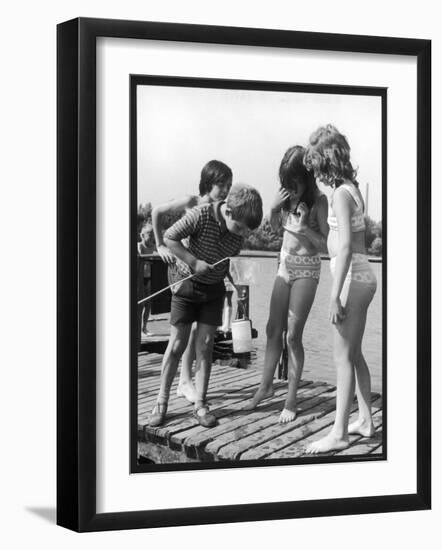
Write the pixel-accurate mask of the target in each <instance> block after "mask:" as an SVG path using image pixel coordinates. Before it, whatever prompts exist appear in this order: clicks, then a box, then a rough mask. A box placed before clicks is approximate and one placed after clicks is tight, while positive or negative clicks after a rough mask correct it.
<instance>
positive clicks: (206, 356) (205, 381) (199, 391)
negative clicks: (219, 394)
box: [195, 323, 216, 405]
mask: <svg viewBox="0 0 442 550" xmlns="http://www.w3.org/2000/svg"><path fill="white" fill-rule="evenodd" d="M215 331H216V327H215V326H212V325H206V324H204V323H198V324H197V330H196V338H195V351H196V367H195V386H196V404H197V405H198V404H199V405H201V404H203V403H204V402H205V401H206V394H207V388H208V386H209V378H210V371H211V368H212V352H213V339H214V335H215Z"/></svg>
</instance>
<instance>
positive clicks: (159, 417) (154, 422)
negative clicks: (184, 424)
mask: <svg viewBox="0 0 442 550" xmlns="http://www.w3.org/2000/svg"><path fill="white" fill-rule="evenodd" d="M166 413H167V403H156V404H155V407H154V408H153V410H152V413H151V415H150V416H149V419H148V421H147V423H148V424H149V426H152V427H153V428H154V427H155V426H161V424H163V422H164V419H165V418H166Z"/></svg>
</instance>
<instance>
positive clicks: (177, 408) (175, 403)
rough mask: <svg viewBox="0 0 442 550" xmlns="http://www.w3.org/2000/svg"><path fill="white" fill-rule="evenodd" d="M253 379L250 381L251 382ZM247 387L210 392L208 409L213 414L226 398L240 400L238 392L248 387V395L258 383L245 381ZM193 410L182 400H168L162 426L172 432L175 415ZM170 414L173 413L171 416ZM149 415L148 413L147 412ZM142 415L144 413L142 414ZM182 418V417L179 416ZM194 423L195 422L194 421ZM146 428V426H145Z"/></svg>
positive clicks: (230, 386)
mask: <svg viewBox="0 0 442 550" xmlns="http://www.w3.org/2000/svg"><path fill="white" fill-rule="evenodd" d="M253 380H254V379H252V381H253ZM246 383H247V384H248V385H247V386H244V384H241V381H240V382H237V384H236V385H232V384H230V385H229V389H227V390H224V391H223V392H222V393H219V394H218V393H213V394H211V393H210V390H209V392H208V401H209V403H210V408H211V410H212V411H213V412H214V411H215V410H216V407H217V405H220V404H222V403H223V402H224V400H225V398H226V396H227V397H228V396H229V395H234V400H236V401H238V400H242V399H243V398H244V397H241V396H239V395H238V392H239V391H242V390H244V388H245V387H247V388H249V387H250V394H252V392H253V390H254V389H256V388H257V387H258V382H255V383H254V384H253V385H250V386H249V384H250V381H248V380H246ZM155 400H156V396H155V397H154V398H153V399H152V401H151V402H149V403H148V404H147V405H145V407H146V408H144V409H143V411H144V410H148V406H149V404H150V406H151V408H152V407H153V404H154V402H155ZM192 410H193V405H192V404H191V403H189V402H188V401H186V400H185V399H184V398H181V397H177V396H176V395H175V396H174V397H173V398H171V399H170V401H169V407H168V417H167V419H166V424H164V426H167V427H168V428H169V430H172V429H173V428H175V427H176V426H179V425H180V417H178V416H177V414H181V413H185V414H187V413H190V412H191V411H192ZM170 413H173V414H172V415H171V414H170ZM149 414H150V412H149ZM143 415H144V412H143ZM181 416H182V415H181ZM142 421H143V416H141V415H140V414H139V423H140V424H142ZM195 422H196V421H195ZM146 428H148V426H146Z"/></svg>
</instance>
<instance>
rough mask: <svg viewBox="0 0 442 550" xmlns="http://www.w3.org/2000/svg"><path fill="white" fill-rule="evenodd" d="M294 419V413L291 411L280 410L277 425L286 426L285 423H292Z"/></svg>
mask: <svg viewBox="0 0 442 550" xmlns="http://www.w3.org/2000/svg"><path fill="white" fill-rule="evenodd" d="M295 418H296V411H291V410H290V409H286V408H285V407H284V408H283V409H282V411H281V414H280V415H279V423H280V424H286V423H287V422H293V420H295Z"/></svg>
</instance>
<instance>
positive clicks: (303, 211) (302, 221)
mask: <svg viewBox="0 0 442 550" xmlns="http://www.w3.org/2000/svg"><path fill="white" fill-rule="evenodd" d="M296 211H297V213H298V221H299V225H300V228H301V229H304V228H305V227H307V221H308V216H309V209H308V206H307V205H306V204H305V202H300V203H299V204H298V207H297V209H296Z"/></svg>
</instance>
